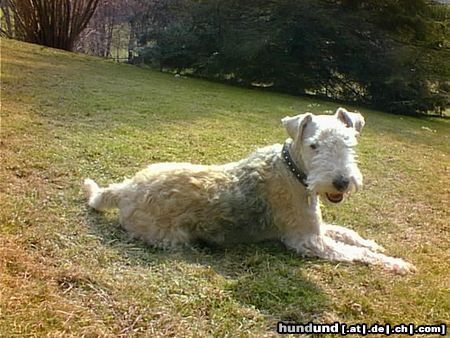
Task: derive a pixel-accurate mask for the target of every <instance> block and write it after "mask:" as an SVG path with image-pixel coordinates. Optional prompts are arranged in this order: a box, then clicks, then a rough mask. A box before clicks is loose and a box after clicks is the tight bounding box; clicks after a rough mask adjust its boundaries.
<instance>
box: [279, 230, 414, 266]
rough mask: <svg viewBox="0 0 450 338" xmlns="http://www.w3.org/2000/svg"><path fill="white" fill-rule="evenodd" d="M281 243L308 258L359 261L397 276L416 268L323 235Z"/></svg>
mask: <svg viewBox="0 0 450 338" xmlns="http://www.w3.org/2000/svg"><path fill="white" fill-rule="evenodd" d="M283 242H284V243H285V244H286V245H287V246H289V247H291V248H293V249H294V250H296V251H297V252H298V253H299V254H302V255H304V256H308V257H319V258H322V259H326V260H330V261H339V262H353V261H359V262H363V263H366V264H371V265H381V266H382V267H383V268H385V269H387V270H389V271H393V272H395V273H399V274H402V275H403V274H406V273H409V272H414V271H416V268H415V267H414V266H413V265H412V264H410V263H408V262H405V261H404V260H402V259H400V258H394V257H389V256H386V255H383V254H381V253H376V252H373V251H371V250H370V249H368V248H363V247H358V246H354V245H348V244H345V243H342V242H337V241H335V240H334V239H333V238H331V237H328V236H324V235H314V236H310V237H307V238H302V237H299V238H297V239H296V238H295V236H289V237H286V238H285V239H284V240H283Z"/></svg>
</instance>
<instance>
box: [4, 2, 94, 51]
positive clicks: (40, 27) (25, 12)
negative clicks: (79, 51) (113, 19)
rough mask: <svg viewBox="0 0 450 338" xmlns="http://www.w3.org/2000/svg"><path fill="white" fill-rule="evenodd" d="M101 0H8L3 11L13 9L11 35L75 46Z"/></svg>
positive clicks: (27, 39)
mask: <svg viewBox="0 0 450 338" xmlns="http://www.w3.org/2000/svg"><path fill="white" fill-rule="evenodd" d="M98 2H99V0H6V1H5V3H6V5H5V6H2V11H3V13H5V8H6V11H8V15H9V14H10V13H9V11H11V13H12V17H13V22H14V35H13V36H10V35H11V34H10V32H9V33H8V32H6V31H3V33H4V34H5V35H7V36H9V37H14V38H17V39H19V40H23V41H26V42H31V43H36V44H40V45H44V46H49V47H54V48H59V49H65V50H72V49H73V48H74V45H75V42H76V40H77V38H78V37H79V35H80V33H81V32H82V31H83V29H85V28H86V26H87V24H88V22H89V20H90V19H91V17H92V15H93V14H94V12H95V9H96V7H97V5H98Z"/></svg>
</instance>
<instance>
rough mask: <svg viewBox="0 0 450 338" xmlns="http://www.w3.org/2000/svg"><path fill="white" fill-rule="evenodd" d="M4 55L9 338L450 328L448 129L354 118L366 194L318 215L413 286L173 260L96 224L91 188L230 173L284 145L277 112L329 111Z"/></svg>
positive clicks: (251, 250)
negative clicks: (230, 166) (164, 170)
mask: <svg viewBox="0 0 450 338" xmlns="http://www.w3.org/2000/svg"><path fill="white" fill-rule="evenodd" d="M1 46H2V50H1V65H2V67H1V80H2V102H1V103H2V110H1V143H0V152H1V158H2V165H1V168H0V181H1V182H2V183H1V184H0V197H1V202H0V204H1V209H0V274H1V276H0V295H1V297H0V314H1V315H0V332H1V334H0V335H4V336H5V337H9V336H14V335H16V336H25V335H31V336H34V335H35V336H45V335H50V336H74V337H79V336H82V335H87V336H111V337H112V336H121V335H122V336H128V335H139V334H146V335H148V336H153V335H155V336H156V335H161V336H170V335H172V336H175V335H176V336H177V337H179V336H202V337H204V336H208V335H214V336H227V335H228V336H238V335H239V336H255V337H262V336H274V335H275V333H274V328H275V324H276V322H277V321H278V320H292V321H296V322H308V321H315V322H325V321H328V322H330V321H331V322H332V321H335V320H339V321H341V322H346V323H349V324H350V323H363V322H364V323H368V324H372V323H375V322H382V323H383V322H388V323H391V324H399V323H402V322H406V323H415V324H424V323H427V324H433V323H441V322H446V323H448V321H449V317H448V314H449V313H450V303H449V302H450V297H449V296H450V295H449V289H448V287H449V285H448V276H449V273H450V252H449V247H450V233H449V223H450V216H449V211H448V205H449V204H450V200H449V195H450V194H449V187H450V184H449V183H450V182H449V168H450V162H449V158H448V156H449V154H450V139H449V138H450V126H449V123H448V121H443V120H436V119H416V118H411V117H399V116H393V115H388V114H384V113H382V112H376V111H370V110H366V109H359V110H360V111H361V112H362V113H363V114H364V116H365V117H366V121H367V125H366V129H365V130H364V134H363V136H362V138H361V143H360V146H359V153H360V161H361V169H362V171H363V174H364V175H365V189H364V191H362V192H361V193H359V194H356V195H354V196H352V197H351V198H350V199H349V200H348V201H346V202H345V203H344V204H343V205H341V206H339V207H328V206H326V207H325V209H324V218H325V220H326V221H329V222H336V223H339V224H346V225H348V226H350V227H352V228H354V229H356V230H358V231H359V232H360V233H361V234H363V235H365V236H367V237H369V238H371V239H374V240H376V241H378V242H379V243H380V244H382V245H383V246H385V247H386V249H387V252H388V253H389V254H391V255H395V256H400V257H403V258H405V259H406V260H408V261H411V262H413V263H414V264H415V265H416V266H417V267H418V270H419V271H418V273H416V274H415V275H410V276H405V277H401V276H394V275H392V274H389V273H386V272H384V271H382V270H381V269H378V268H372V267H366V266H363V265H359V264H336V263H330V262H324V261H320V260H314V259H302V258H299V257H297V256H296V255H295V254H294V253H292V252H289V251H287V250H286V249H285V248H284V247H282V246H281V245H277V244H272V243H269V244H262V245H252V246H238V247H236V248H233V249H227V250H219V249H189V250H188V249H186V250H184V251H179V252H164V251H160V250H156V249H153V248H149V247H147V246H145V245H144V244H142V243H140V242H138V241H134V240H132V239H130V238H129V237H128V236H127V234H126V233H124V232H123V231H122V230H121V229H120V228H119V227H118V220H117V214H116V213H114V212H108V213H106V214H98V213H95V212H92V211H89V210H88V209H87V208H86V205H85V201H84V198H83V196H82V193H81V191H80V186H81V182H82V180H83V178H85V177H92V178H94V179H96V180H97V181H98V182H99V183H101V184H106V183H109V182H113V181H117V180H119V179H121V178H122V177H123V176H130V175H132V174H133V173H134V172H135V171H136V170H138V169H139V168H141V167H143V166H145V165H146V164H148V163H154V162H161V161H190V162H197V163H204V164H209V163H223V162H228V161H234V160H237V159H239V158H241V157H243V156H246V155H247V154H248V153H249V152H251V151H253V150H254V149H255V148H256V147H259V146H264V145H267V144H271V143H279V142H282V141H283V140H284V138H285V135H284V131H283V130H282V128H281V126H280V123H279V121H280V118H282V117H284V116H285V115H292V114H295V113H299V112H304V111H312V112H323V111H326V110H334V109H336V107H337V105H336V104H333V103H331V102H320V101H316V100H312V99H304V98H297V97H291V96H285V95H275V94H268V93H264V92H260V91H249V90H242V89H237V88H233V87H227V86H223V85H219V84H214V83H208V82H204V81H200V80H194V79H186V78H175V77H173V76H171V75H168V74H161V73H158V72H154V71H150V70H145V69H140V68H137V67H134V66H129V65H119V64H113V63H111V62H107V61H104V60H100V59H96V58H92V57H88V56H84V55H77V54H71V53H67V52H62V51H57V50H52V49H48V48H44V47H41V46H36V45H30V44H24V43H20V42H17V41H11V40H1ZM348 108H352V107H348ZM353 108H354V107H353Z"/></svg>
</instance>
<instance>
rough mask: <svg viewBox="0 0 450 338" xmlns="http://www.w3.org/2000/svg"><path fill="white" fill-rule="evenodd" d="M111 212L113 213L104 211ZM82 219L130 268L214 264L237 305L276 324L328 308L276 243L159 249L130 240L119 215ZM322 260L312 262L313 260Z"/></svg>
mask: <svg viewBox="0 0 450 338" xmlns="http://www.w3.org/2000/svg"><path fill="white" fill-rule="evenodd" d="M108 216H113V215H108ZM86 222H87V224H88V225H89V227H90V230H91V232H92V233H93V234H95V235H96V236H98V237H99V238H100V239H101V240H102V242H103V244H104V245H105V246H109V247H111V248H112V249H114V250H115V251H116V252H117V253H118V254H119V255H120V256H122V257H123V258H124V259H126V261H127V264H130V265H131V266H133V265H136V266H144V267H149V268H150V267H152V268H154V267H157V266H159V265H161V264H167V263H171V262H172V263H179V262H181V263H183V264H187V265H189V264H193V265H197V266H198V265H202V266H205V267H209V268H212V269H213V270H214V271H215V272H216V273H217V274H220V275H221V276H223V277H225V278H226V279H227V280H228V281H231V282H230V283H226V284H225V285H226V286H224V289H225V291H228V292H230V293H231V294H232V295H233V297H234V298H235V300H236V301H237V302H238V303H241V304H242V305H244V306H250V307H254V308H256V309H257V310H259V312H260V313H262V314H263V315H264V316H266V317H267V319H268V321H269V323H271V325H273V327H275V323H276V322H277V321H279V320H284V321H294V322H308V321H312V320H320V318H322V316H323V313H324V312H325V311H326V310H327V309H329V307H330V301H329V299H328V297H327V295H326V294H325V293H324V292H323V291H322V290H321V289H320V287H319V286H318V285H316V284H315V283H314V282H313V281H311V280H310V279H308V277H306V276H305V275H304V270H305V268H307V267H308V266H311V260H305V259H302V258H300V257H298V255H296V254H295V253H294V252H291V251H288V250H287V249H286V248H285V247H284V245H282V244H281V243H278V242H265V243H260V244H251V245H238V246H236V247H233V248H226V249H225V248H218V247H209V246H204V245H196V246H194V247H190V248H185V249H180V250H176V251H170V250H160V249H156V248H153V247H151V246H148V245H146V244H145V243H144V242H142V241H139V240H135V239H132V238H131V237H130V236H129V234H128V233H126V232H125V231H124V230H123V229H121V228H120V225H119V224H118V222H117V218H114V217H111V218H108V217H104V215H102V214H100V213H97V212H95V211H88V213H87V214H86ZM317 263H319V264H320V262H319V261H317V262H314V264H317Z"/></svg>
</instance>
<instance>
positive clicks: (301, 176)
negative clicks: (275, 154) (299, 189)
mask: <svg viewBox="0 0 450 338" xmlns="http://www.w3.org/2000/svg"><path fill="white" fill-rule="evenodd" d="M281 156H282V157H283V160H284V163H286V165H287V166H288V167H289V171H290V172H291V173H292V174H293V175H294V176H295V177H296V178H297V180H298V181H299V182H300V183H301V184H303V185H304V186H305V188H307V187H308V184H306V178H307V176H306V174H305V173H304V172H303V171H302V170H301V169H300V168H299V167H297V165H296V164H295V163H294V160H292V157H291V154H289V145H288V144H287V143H284V145H283V150H282V154H281Z"/></svg>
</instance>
